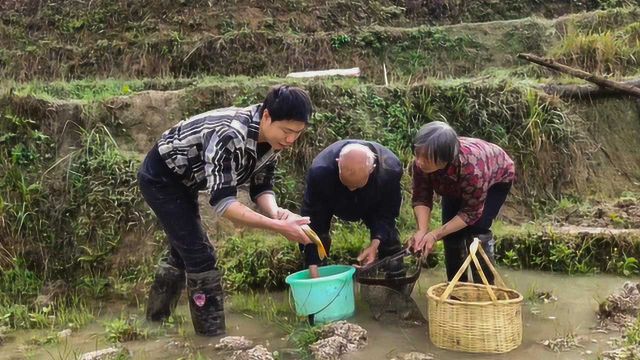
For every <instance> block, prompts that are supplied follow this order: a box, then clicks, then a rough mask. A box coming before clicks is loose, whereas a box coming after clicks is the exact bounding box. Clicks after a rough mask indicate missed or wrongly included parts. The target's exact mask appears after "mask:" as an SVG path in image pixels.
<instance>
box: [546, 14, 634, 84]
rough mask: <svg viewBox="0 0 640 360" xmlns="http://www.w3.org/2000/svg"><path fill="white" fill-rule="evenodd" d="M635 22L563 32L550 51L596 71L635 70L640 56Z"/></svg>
mask: <svg viewBox="0 0 640 360" xmlns="http://www.w3.org/2000/svg"><path fill="white" fill-rule="evenodd" d="M637 29H638V26H637V23H635V24H632V25H630V26H628V27H627V28H625V29H623V30H606V31H602V32H591V33H586V34H584V33H578V32H575V31H571V32H569V33H567V35H565V36H564V38H563V40H562V42H560V43H559V44H558V45H557V46H556V47H555V48H554V49H553V50H552V51H551V55H552V56H553V57H554V58H555V59H558V61H560V62H562V63H564V64H567V65H570V66H574V67H578V68H580V69H582V70H585V71H588V72H595V73H599V74H611V73H616V74H627V73H628V74H634V73H635V72H636V71H637V67H638V59H639V58H640V38H639V37H638V34H639V32H638V31H637Z"/></svg>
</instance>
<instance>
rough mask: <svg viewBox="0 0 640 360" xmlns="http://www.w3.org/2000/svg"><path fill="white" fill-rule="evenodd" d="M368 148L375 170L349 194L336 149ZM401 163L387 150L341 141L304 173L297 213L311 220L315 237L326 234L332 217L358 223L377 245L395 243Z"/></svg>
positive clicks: (325, 151) (318, 158)
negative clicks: (358, 187) (340, 171)
mask: <svg viewBox="0 0 640 360" xmlns="http://www.w3.org/2000/svg"><path fill="white" fill-rule="evenodd" d="M350 143H358V144H363V145H366V146H368V147H369V148H370V149H371V150H372V151H373V152H374V153H375V154H376V167H375V169H374V171H373V172H372V173H371V175H370V176H369V181H368V182H367V184H366V185H365V186H364V187H362V188H360V189H357V190H355V191H350V190H349V189H347V187H346V186H344V185H343V184H342V182H340V178H339V176H338V162H337V161H336V159H337V158H338V156H339V154H340V150H341V149H342V148H343V147H344V146H345V145H347V144H350ZM402 171H403V169H402V163H401V162H400V160H399V159H398V157H397V156H395V155H394V154H393V153H392V152H391V151H390V150H389V149H387V148H386V147H384V146H382V145H380V144H378V143H376V142H373V141H364V140H351V139H348V140H341V141H337V142H335V143H333V144H331V145H330V146H329V147H327V148H326V149H324V150H322V152H320V153H319V154H318V156H316V158H315V159H314V160H313V163H312V164H311V167H310V168H309V170H308V172H307V178H306V188H305V192H304V200H303V204H302V209H301V214H302V215H303V216H309V217H310V218H311V224H310V226H311V228H312V229H313V230H314V231H315V232H316V233H318V234H319V235H325V234H328V233H329V228H330V226H331V218H332V217H333V216H334V215H335V216H337V217H338V218H340V219H342V220H346V221H359V220H362V221H363V222H364V224H365V225H366V226H367V228H369V230H370V231H371V239H379V240H380V243H381V246H384V244H385V243H387V242H391V241H397V238H398V232H397V230H396V219H397V218H398V215H399V214H400V204H401V202H402V194H401V189H400V180H401V178H402Z"/></svg>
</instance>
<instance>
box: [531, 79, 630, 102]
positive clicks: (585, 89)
mask: <svg viewBox="0 0 640 360" xmlns="http://www.w3.org/2000/svg"><path fill="white" fill-rule="evenodd" d="M622 83H623V84H626V85H630V86H635V87H640V79H634V80H628V81H623V82H622ZM540 88H541V89H542V90H543V91H544V92H546V93H547V94H550V95H557V96H560V97H568V98H596V97H605V96H612V95H618V94H619V92H618V91H617V90H613V89H609V88H604V87H600V86H597V85H575V84H574V85H559V84H547V85H542V86H540Z"/></svg>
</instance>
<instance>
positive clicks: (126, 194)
mask: <svg viewBox="0 0 640 360" xmlns="http://www.w3.org/2000/svg"><path fill="white" fill-rule="evenodd" d="M2 117H3V121H2V125H0V127H1V128H2V130H3V134H4V135H3V137H2V139H0V156H2V159H1V160H0V162H1V163H2V166H3V168H4V169H6V171H5V172H4V173H3V174H0V198H1V199H2V202H1V203H2V213H0V215H1V216H2V221H1V222H0V224H3V225H2V226H0V235H2V236H3V237H5V238H6V240H7V242H6V243H5V244H7V245H5V246H8V248H7V250H8V251H9V253H10V254H12V255H14V257H15V258H25V259H26V258H28V259H29V261H30V263H27V264H26V265H25V266H26V267H27V268H29V269H34V268H35V269H38V270H39V271H42V272H43V273H44V276H45V277H49V276H54V277H56V276H62V275H64V276H65V277H67V278H68V277H69V276H70V275H71V274H76V271H77V269H78V268H83V269H84V270H87V271H101V270H104V269H107V268H108V262H107V258H108V256H109V255H110V254H111V253H112V252H113V251H115V250H116V249H117V247H118V245H119V243H120V241H121V238H122V236H123V234H124V233H125V232H126V231H128V230H131V229H133V228H135V226H136V225H139V224H141V223H142V222H143V221H144V216H145V214H144V213H143V212H142V211H141V210H140V209H141V206H142V199H141V196H140V195H139V192H138V190H137V187H136V186H135V182H136V179H135V173H136V167H137V165H136V163H135V162H134V161H132V160H130V159H127V158H126V157H125V156H124V155H123V154H122V153H121V152H120V151H119V150H118V148H117V145H116V143H115V141H114V140H113V138H111V135H110V134H109V132H108V131H107V130H106V128H104V127H96V128H95V129H93V130H90V131H87V130H84V129H79V135H80V136H79V137H80V141H79V144H78V147H77V148H76V150H73V151H72V152H70V153H67V154H66V155H65V156H64V157H62V158H61V159H59V160H57V161H54V159H55V155H56V152H57V150H56V146H55V143H54V141H53V140H52V139H51V138H49V137H48V136H46V135H44V134H43V132H42V130H41V129H40V125H41V124H38V123H36V122H34V121H31V120H28V119H24V118H21V117H17V116H14V115H12V114H9V113H4V114H2ZM26 253H29V254H30V255H29V256H23V255H24V254H26Z"/></svg>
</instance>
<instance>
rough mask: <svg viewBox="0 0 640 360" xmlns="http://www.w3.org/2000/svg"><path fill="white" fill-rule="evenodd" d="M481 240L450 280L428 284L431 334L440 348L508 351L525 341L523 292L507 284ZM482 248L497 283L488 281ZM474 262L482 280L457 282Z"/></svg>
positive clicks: (471, 350) (491, 351)
mask: <svg viewBox="0 0 640 360" xmlns="http://www.w3.org/2000/svg"><path fill="white" fill-rule="evenodd" d="M478 244H479V241H478V239H475V240H474V242H473V243H472V244H471V246H470V248H469V256H468V257H467V259H466V260H465V262H464V263H463V264H462V266H461V267H460V270H458V272H457V273H456V275H455V276H454V278H453V279H452V281H451V282H449V283H440V284H437V285H434V286H432V287H430V288H429V290H428V291H427V296H428V304H429V305H428V306H429V307H428V314H429V336H430V338H431V342H433V344H434V345H435V346H437V347H439V348H443V349H448V350H455V351H465V352H474V353H505V352H508V351H511V350H513V349H515V348H517V347H518V346H519V345H520V343H522V295H521V294H520V293H518V292H517V291H515V290H511V289H509V288H507V286H506V285H505V283H504V281H503V280H502V278H501V277H500V275H499V274H498V272H497V271H496V269H495V267H494V266H493V265H492V264H491V262H490V261H489V258H488V257H487V255H486V253H485V252H484V250H483V249H482V247H481V246H478ZM478 250H480V251H479V252H480V254H481V255H482V257H483V259H484V261H485V262H486V263H487V264H488V266H489V268H490V269H491V271H492V272H493V275H494V277H495V282H496V284H497V285H498V286H493V285H489V282H488V281H487V278H486V276H485V274H484V273H483V271H482V268H481V267H480V263H479V261H478V258H477V257H476V253H477V252H478ZM471 262H473V264H474V265H475V267H476V268H477V269H478V273H479V275H480V278H481V279H482V282H483V284H471V283H465V282H458V280H459V279H460V277H461V276H462V274H463V273H464V272H465V271H466V270H467V268H468V267H469V266H470V264H471Z"/></svg>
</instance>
